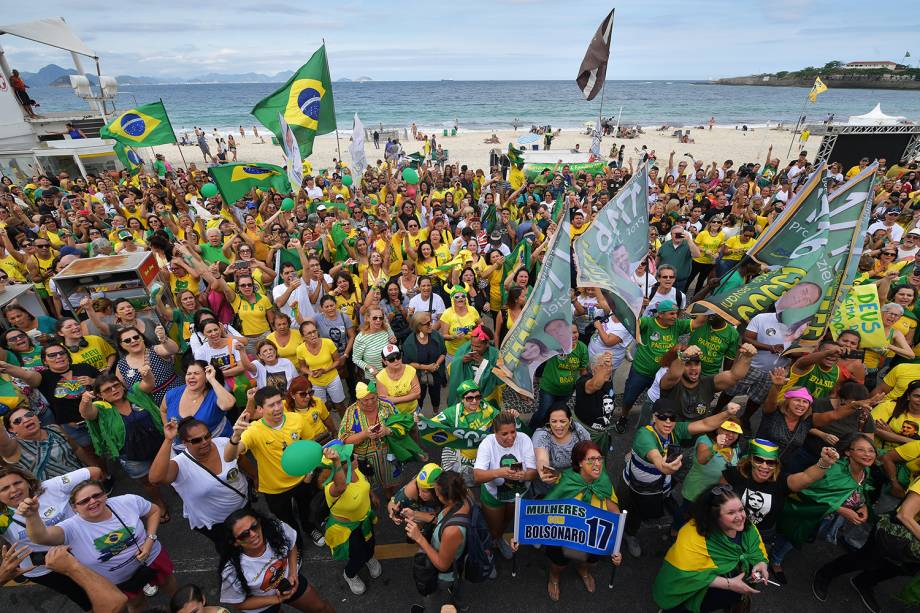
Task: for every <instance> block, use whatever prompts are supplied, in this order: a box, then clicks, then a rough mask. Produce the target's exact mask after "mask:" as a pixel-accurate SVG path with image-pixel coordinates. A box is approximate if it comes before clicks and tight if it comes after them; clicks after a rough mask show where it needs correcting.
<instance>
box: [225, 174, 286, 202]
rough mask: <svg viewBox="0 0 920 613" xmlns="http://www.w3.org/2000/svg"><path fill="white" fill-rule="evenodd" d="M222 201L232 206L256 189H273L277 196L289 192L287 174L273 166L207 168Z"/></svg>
mask: <svg viewBox="0 0 920 613" xmlns="http://www.w3.org/2000/svg"><path fill="white" fill-rule="evenodd" d="M208 174H210V175H211V176H212V177H213V178H214V183H216V184H217V189H218V190H219V191H220V195H221V196H223V197H224V201H225V202H227V203H228V204H233V203H234V202H236V201H237V200H239V199H240V198H242V197H244V196H245V195H246V194H248V193H249V191H250V190H251V189H252V188H253V187H256V188H258V189H261V190H268V189H271V188H272V187H274V188H275V191H277V192H278V193H279V194H287V193H288V192H290V191H291V183H290V181H288V178H287V173H286V172H285V171H284V169H283V168H281V167H280V166H275V165H274V164H222V165H220V166H212V167H211V168H208Z"/></svg>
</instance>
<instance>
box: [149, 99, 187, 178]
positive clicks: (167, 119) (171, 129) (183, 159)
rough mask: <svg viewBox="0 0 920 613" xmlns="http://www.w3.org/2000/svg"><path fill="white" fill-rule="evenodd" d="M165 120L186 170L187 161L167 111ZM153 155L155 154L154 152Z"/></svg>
mask: <svg viewBox="0 0 920 613" xmlns="http://www.w3.org/2000/svg"><path fill="white" fill-rule="evenodd" d="M160 104H163V99H162V98H160ZM163 111H166V105H165V104H163ZM166 121H167V122H169V130H170V131H171V132H172V135H173V138H174V139H175V140H174V141H173V142H174V143H176V149H178V150H179V157H180V158H182V165H183V166H185V169H186V170H188V162H186V161H185V154H184V153H182V147H180V146H179V137H178V136H176V129H175V128H174V127H173V125H172V119H170V118H169V113H166ZM151 149H152V147H151ZM154 155H156V154H155V153H154Z"/></svg>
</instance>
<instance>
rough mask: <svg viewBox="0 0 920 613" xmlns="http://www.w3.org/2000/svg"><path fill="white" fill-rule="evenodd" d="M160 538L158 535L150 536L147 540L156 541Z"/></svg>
mask: <svg viewBox="0 0 920 613" xmlns="http://www.w3.org/2000/svg"><path fill="white" fill-rule="evenodd" d="M158 538H159V537H158V536H157V535H156V534H148V535H147V540H150V541H156V540H157V539H158Z"/></svg>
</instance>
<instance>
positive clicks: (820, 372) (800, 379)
mask: <svg viewBox="0 0 920 613" xmlns="http://www.w3.org/2000/svg"><path fill="white" fill-rule="evenodd" d="M838 378H840V369H839V368H838V367H837V365H836V364H834V365H833V366H832V367H831V369H830V370H824V369H823V368H821V366H819V365H818V364H812V365H811V368H809V369H808V370H807V371H805V374H802V375H800V374H798V373H797V372H795V369H794V368H793V369H792V370H791V371H790V372H789V381H788V382H787V383H786V385H784V386H783V388H782V389H781V390H780V395H779V398H782V397H783V394H785V393H786V391H788V390H790V389H792V388H793V387H804V388H805V389H807V390H808V392H809V393H810V394H811V397H812V398H815V399H818V398H824V397H826V396H830V395H831V391H833V389H834V386H835V385H837V379H838Z"/></svg>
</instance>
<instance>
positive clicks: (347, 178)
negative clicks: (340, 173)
mask: <svg viewBox="0 0 920 613" xmlns="http://www.w3.org/2000/svg"><path fill="white" fill-rule="evenodd" d="M351 184H352V179H351V175H345V176H344V177H342V185H345V186H348V187H351Z"/></svg>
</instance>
